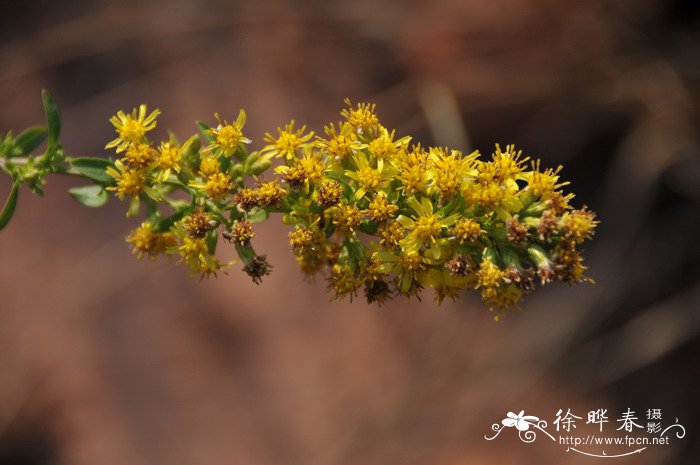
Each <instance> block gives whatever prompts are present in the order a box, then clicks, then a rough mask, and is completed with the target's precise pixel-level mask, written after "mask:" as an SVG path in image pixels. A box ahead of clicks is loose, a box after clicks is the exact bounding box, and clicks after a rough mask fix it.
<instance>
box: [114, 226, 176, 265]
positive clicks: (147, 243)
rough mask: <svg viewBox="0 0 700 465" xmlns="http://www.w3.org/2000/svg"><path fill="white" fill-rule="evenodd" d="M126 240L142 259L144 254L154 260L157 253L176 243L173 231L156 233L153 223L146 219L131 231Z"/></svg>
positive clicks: (135, 253)
mask: <svg viewBox="0 0 700 465" xmlns="http://www.w3.org/2000/svg"><path fill="white" fill-rule="evenodd" d="M126 242H128V243H130V244H132V245H133V246H134V249H133V253H134V255H136V257H137V258H138V259H139V260H141V259H142V258H143V257H144V256H148V258H149V259H151V260H153V259H155V257H156V256H157V255H160V254H162V253H164V252H165V250H166V249H167V248H168V247H171V246H173V245H174V244H175V236H174V234H173V233H170V232H166V233H156V232H153V225H152V224H151V223H150V222H148V221H145V222H143V223H141V226H139V227H138V228H136V229H134V230H133V231H131V233H130V234H129V236H127V238H126Z"/></svg>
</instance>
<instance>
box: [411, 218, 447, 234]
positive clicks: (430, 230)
mask: <svg viewBox="0 0 700 465" xmlns="http://www.w3.org/2000/svg"><path fill="white" fill-rule="evenodd" d="M441 230H442V227H441V226H440V221H438V217H437V216H436V215H430V216H419V217H418V218H416V222H415V226H414V227H413V233H414V234H415V235H416V236H418V237H419V238H421V239H431V240H434V239H435V238H436V237H438V236H439V235H440V231H441Z"/></svg>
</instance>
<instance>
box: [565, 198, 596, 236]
mask: <svg viewBox="0 0 700 465" xmlns="http://www.w3.org/2000/svg"><path fill="white" fill-rule="evenodd" d="M598 223H599V222H598V221H596V219H595V213H594V212H592V211H590V210H588V208H587V207H586V206H585V205H584V206H583V208H581V209H580V210H572V211H571V212H567V213H564V215H563V216H562V217H561V229H562V231H564V235H565V236H566V237H567V238H569V239H571V240H573V241H574V242H576V243H577V244H580V243H582V242H583V241H585V240H586V239H590V238H592V237H593V234H594V233H595V228H596V226H597V225H598Z"/></svg>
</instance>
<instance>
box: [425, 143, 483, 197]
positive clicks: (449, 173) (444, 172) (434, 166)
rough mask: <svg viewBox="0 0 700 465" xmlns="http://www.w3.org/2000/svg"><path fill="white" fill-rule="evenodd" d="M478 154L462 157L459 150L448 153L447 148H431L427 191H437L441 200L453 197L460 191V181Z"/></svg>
mask: <svg viewBox="0 0 700 465" xmlns="http://www.w3.org/2000/svg"><path fill="white" fill-rule="evenodd" d="M478 156H479V152H473V153H471V154H469V155H468V156H466V157H464V156H462V153H461V152H460V151H459V150H450V151H449V153H448V150H447V149H441V148H431V149H430V161H431V167H430V170H429V176H430V179H431V180H432V184H431V186H430V189H429V190H428V192H429V193H431V194H432V193H434V192H437V193H438V194H440V199H441V200H443V201H444V200H446V199H451V198H452V197H454V196H455V194H457V193H458V192H460V190H461V187H462V182H463V181H464V179H465V178H466V177H467V173H468V172H469V171H470V169H471V168H472V166H473V165H474V160H476V158H477V157H478Z"/></svg>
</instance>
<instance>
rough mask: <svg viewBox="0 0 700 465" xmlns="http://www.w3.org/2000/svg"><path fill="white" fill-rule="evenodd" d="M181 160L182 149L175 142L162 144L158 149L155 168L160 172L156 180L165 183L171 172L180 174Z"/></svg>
mask: <svg viewBox="0 0 700 465" xmlns="http://www.w3.org/2000/svg"><path fill="white" fill-rule="evenodd" d="M181 160H182V147H180V145H178V144H176V143H175V142H173V141H172V140H171V141H168V142H162V143H161V144H160V147H158V161H157V167H158V169H159V170H160V175H159V176H158V179H159V180H161V181H165V180H166V179H168V178H169V177H170V173H171V171H175V172H177V173H179V172H180V168H181V166H180V162H181Z"/></svg>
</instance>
